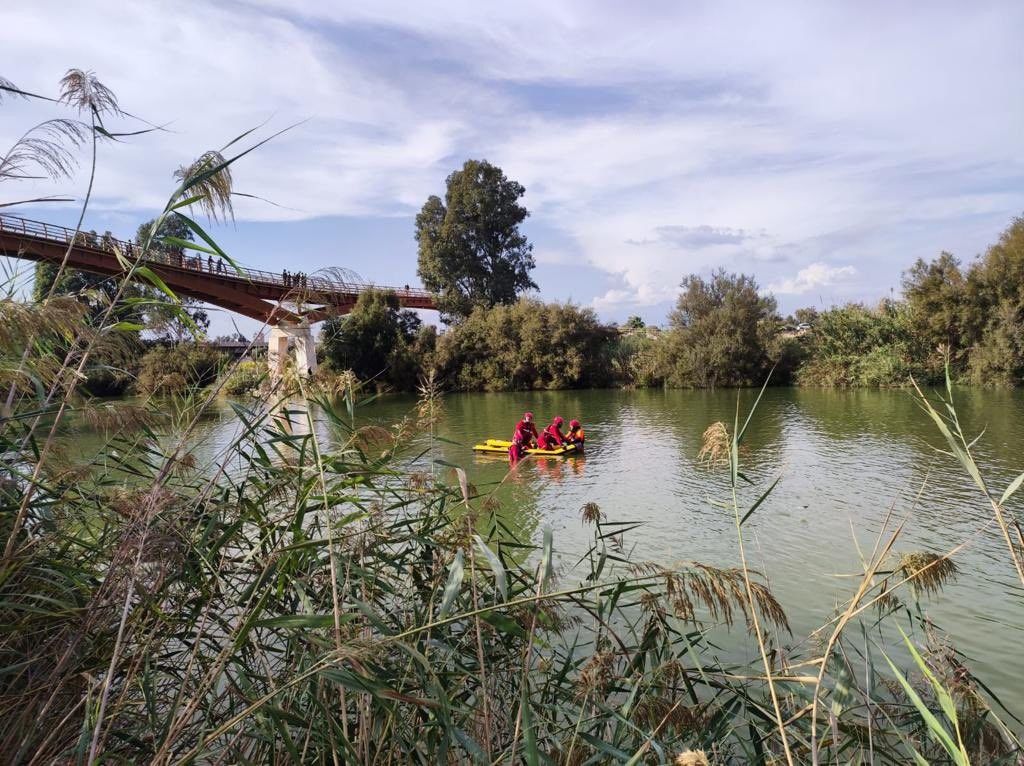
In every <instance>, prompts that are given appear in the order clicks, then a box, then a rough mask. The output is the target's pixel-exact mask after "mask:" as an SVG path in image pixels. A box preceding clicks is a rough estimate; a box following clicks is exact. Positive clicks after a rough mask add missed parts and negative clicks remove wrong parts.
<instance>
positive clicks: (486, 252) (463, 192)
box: [416, 160, 537, 321]
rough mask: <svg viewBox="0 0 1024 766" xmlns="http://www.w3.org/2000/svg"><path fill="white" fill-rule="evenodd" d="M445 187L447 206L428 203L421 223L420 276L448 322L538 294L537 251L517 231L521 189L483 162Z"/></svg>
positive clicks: (522, 213) (470, 164) (522, 211)
mask: <svg viewBox="0 0 1024 766" xmlns="http://www.w3.org/2000/svg"><path fill="white" fill-rule="evenodd" d="M446 184H447V191H446V192H445V199H444V201H442V200H441V199H440V198H439V197H437V196H431V197H430V198H429V199H428V200H427V201H426V203H425V204H424V205H423V209H422V210H421V211H420V213H419V215H417V216H416V241H417V243H418V246H419V268H418V274H419V276H420V279H422V280H423V284H424V286H426V288H427V289H428V290H431V291H432V292H434V293H435V294H436V296H437V303H438V308H439V310H440V311H441V314H442V316H443V317H444V318H445V319H446V321H450V320H453V319H454V320H457V319H461V318H464V317H466V316H468V315H469V314H470V312H472V310H473V309H474V308H475V307H477V306H484V307H490V306H495V305H498V304H510V303H515V302H516V300H517V299H518V297H519V295H520V294H521V293H523V292H525V291H527V290H531V289H536V287H537V285H536V283H535V282H534V281H533V279H532V278H531V277H530V272H531V271H532V270H533V268H534V265H535V263H534V259H533V245H531V244H530V243H529V242H528V241H527V239H526V236H525V235H523V234H522V232H520V231H519V225H520V224H521V223H522V222H523V221H524V220H526V217H527V216H528V215H529V212H528V211H527V210H526V208H525V207H523V206H522V205H521V204H519V199H520V198H521V197H522V196H523V195H524V194H525V193H526V190H525V189H524V188H523V186H522V184H520V183H518V182H516V181H513V180H511V179H509V178H506V177H505V174H504V173H503V172H502V170H501V168H499V167H496V166H495V165H492V164H490V163H489V162H487V161H486V160H467V161H466V163H465V164H464V165H463V166H462V169H460V170H456V171H455V172H453V173H452V174H451V175H449V176H448V179H447V182H446Z"/></svg>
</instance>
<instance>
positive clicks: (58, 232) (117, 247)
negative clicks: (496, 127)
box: [0, 215, 434, 323]
mask: <svg viewBox="0 0 1024 766" xmlns="http://www.w3.org/2000/svg"><path fill="white" fill-rule="evenodd" d="M72 241H73V242H74V246H73V247H72V248H71V255H70V257H69V259H68V265H69V266H70V267H72V268H75V269H80V270H82V271H90V272H93V273H98V274H106V275H115V276H116V275H119V274H123V273H124V271H125V268H124V263H125V262H128V263H135V262H136V261H137V260H138V259H139V258H140V256H141V255H142V253H141V252H140V248H139V246H138V245H136V244H134V243H132V242H125V241H123V240H119V239H115V238H113V237H108V236H103V237H96V236H94V235H92V234H88V233H86V232H78V234H77V235H76V234H75V231H74V230H73V229H68V228H66V227H64V226H54V225H53V224H48V223H43V222H41V221H32V220H29V219H25V218H18V217H15V216H9V215H0V255H6V256H10V257H12V258H22V259H26V260H33V261H48V262H51V263H60V262H61V261H62V260H63V258H64V254H65V252H66V251H67V248H68V246H69V245H71V244H72ZM140 263H141V264H144V265H145V266H148V267H149V268H150V269H152V270H153V272H154V273H156V274H157V275H158V276H159V277H160V278H161V279H163V280H164V282H165V283H166V284H167V286H168V287H170V288H171V289H172V290H174V291H175V292H176V293H179V294H181V295H185V296H188V297H190V298H195V299H197V300H201V301H204V302H206V303H211V304H213V305H216V306H221V307H222V308H226V309H229V310H231V311H235V312H238V313H240V314H243V315H245V316H248V317H252V318H253V319H258V320H260V321H267V322H271V323H273V322H276V321H279V320H291V321H297V320H300V319H307V320H309V321H318V320H320V319H324V318H326V317H327V316H330V315H332V314H345V313H347V312H349V311H351V310H352V307H353V306H355V303H356V300H357V299H358V297H359V294H360V293H362V292H364V291H366V290H369V289H378V290H389V291H391V292H394V294H395V295H396V296H397V297H398V300H399V303H401V305H402V306H405V307H408V308H420V309H433V308H434V298H433V295H431V294H430V293H429V292H427V291H426V290H420V289H416V288H410V287H408V286H407V287H397V288H396V287H383V286H379V285H374V284H372V283H368V282H350V281H345V280H339V279H332V278H330V277H325V276H323V275H316V274H314V275H309V276H306V277H305V278H304V280H303V282H302V283H301V284H299V285H293V284H286V283H285V280H284V275H283V274H282V273H276V272H271V271H264V270H262V269H252V268H245V267H239V268H238V269H235V268H233V267H232V266H230V265H229V264H228V263H226V262H220V261H219V259H217V258H216V257H215V256H212V257H211V256H208V255H207V254H205V253H202V254H201V253H196V254H194V255H193V254H191V253H190V252H186V253H173V252H165V251H163V250H160V251H157V250H154V249H151V250H150V252H148V253H146V256H145V258H143V259H142V260H141V261H140ZM283 303H287V304H291V305H292V306H293V307H294V308H287V307H285V306H283V305H282V304H283Z"/></svg>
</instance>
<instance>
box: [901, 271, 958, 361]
mask: <svg viewBox="0 0 1024 766" xmlns="http://www.w3.org/2000/svg"><path fill="white" fill-rule="evenodd" d="M903 295H904V296H905V297H906V299H907V307H908V308H909V310H910V321H911V323H912V327H913V330H914V332H915V333H916V335H917V336H918V337H919V338H920V340H921V341H923V342H924V343H925V344H927V346H928V347H929V348H931V349H934V348H936V347H937V346H940V345H943V346H946V347H948V348H949V349H950V350H951V351H953V352H956V351H958V350H959V349H960V348H962V345H963V344H962V341H963V340H964V337H963V323H964V310H965V305H964V301H965V299H966V297H967V292H966V282H965V279H964V274H963V272H962V271H961V270H960V262H959V261H958V260H957V259H956V258H955V257H954V256H953V255H951V254H950V253H946V252H944V253H942V254H940V255H939V257H938V258H936V259H935V260H934V261H931V262H926V261H925V260H924V259H922V258H918V259H917V262H916V263H915V264H914V265H913V266H911V267H910V269H908V270H907V272H906V273H905V274H904V275H903Z"/></svg>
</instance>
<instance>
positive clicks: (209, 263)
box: [206, 255, 213, 274]
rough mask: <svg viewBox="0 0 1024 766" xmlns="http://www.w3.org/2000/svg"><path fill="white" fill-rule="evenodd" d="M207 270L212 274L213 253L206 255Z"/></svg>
mask: <svg viewBox="0 0 1024 766" xmlns="http://www.w3.org/2000/svg"><path fill="white" fill-rule="evenodd" d="M206 270H207V271H209V272H210V273H211V274H212V273H213V256H212V255H208V256H206Z"/></svg>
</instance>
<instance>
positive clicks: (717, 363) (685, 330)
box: [661, 270, 778, 388]
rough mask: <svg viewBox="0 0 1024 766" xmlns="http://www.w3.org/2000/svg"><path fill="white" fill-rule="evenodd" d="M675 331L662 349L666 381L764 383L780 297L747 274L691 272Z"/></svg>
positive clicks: (704, 384) (675, 315)
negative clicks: (765, 290)
mask: <svg viewBox="0 0 1024 766" xmlns="http://www.w3.org/2000/svg"><path fill="white" fill-rule="evenodd" d="M682 288H683V292H682V293H681V294H680V295H679V300H678V301H677V303H676V309H675V311H673V312H672V314H671V315H670V317H669V320H670V322H671V325H672V329H671V331H670V333H669V334H668V337H667V338H666V341H667V344H666V345H665V346H664V347H663V348H662V349H661V351H662V352H663V354H662V362H661V365H662V371H663V375H664V380H665V382H666V384H667V385H670V386H676V387H681V388H710V387H714V386H751V385H758V384H760V383H761V382H763V381H764V379H765V376H766V375H767V374H768V370H769V369H771V361H770V359H769V356H768V344H769V342H770V341H771V339H772V337H773V336H774V334H775V330H776V327H777V325H778V315H777V313H776V305H775V299H774V298H772V297H770V296H769V297H765V296H762V295H761V294H760V293H759V291H758V286H757V282H756V281H755V280H754V278H753V277H750V276H747V275H746V274H728V273H726V272H725V271H724V270H719V271H716V272H715V273H714V274H712V275H711V277H710V279H707V280H705V279H703V278H702V277H700V276H698V275H696V274H691V275H690V276H688V277H687V278H686V279H684V280H683V282H682Z"/></svg>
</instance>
